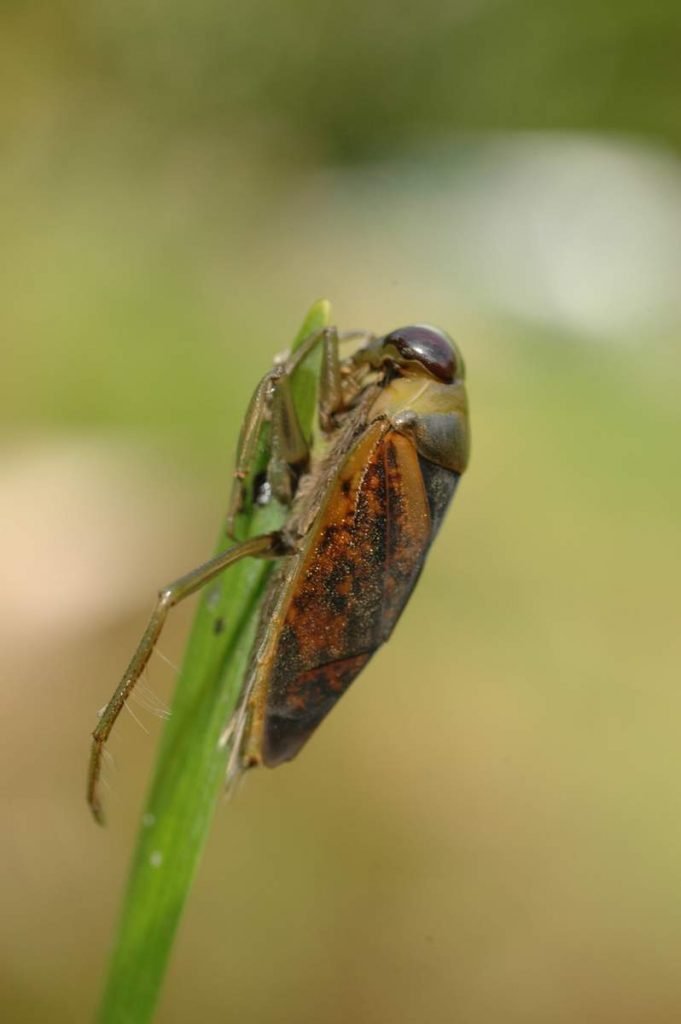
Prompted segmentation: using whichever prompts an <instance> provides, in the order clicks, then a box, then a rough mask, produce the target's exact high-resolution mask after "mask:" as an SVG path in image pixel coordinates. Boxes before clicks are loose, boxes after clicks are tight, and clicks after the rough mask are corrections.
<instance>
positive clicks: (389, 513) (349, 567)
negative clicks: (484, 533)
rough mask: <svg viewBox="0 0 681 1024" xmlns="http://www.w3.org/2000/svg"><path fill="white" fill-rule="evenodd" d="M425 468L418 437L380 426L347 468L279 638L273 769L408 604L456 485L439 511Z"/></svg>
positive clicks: (442, 492) (267, 754)
mask: <svg viewBox="0 0 681 1024" xmlns="http://www.w3.org/2000/svg"><path fill="white" fill-rule="evenodd" d="M421 462H422V460H420V459H419V456H418V454H417V452H416V449H415V447H414V445H413V443H412V442H411V441H410V440H409V438H407V437H405V436H403V435H401V434H399V433H397V432H396V431H395V430H393V429H392V428H391V427H390V425H389V423H388V422H387V421H386V420H380V421H377V422H374V423H373V424H372V425H371V426H370V427H369V428H368V429H366V430H365V431H364V433H363V434H362V435H361V436H360V437H359V439H358V440H357V441H356V443H355V445H354V447H353V448H352V449H351V450H350V452H349V454H348V456H347V457H346V459H345V460H344V462H343V464H342V465H341V467H340V470H339V473H338V478H337V482H336V484H335V486H334V487H333V489H332V490H331V493H330V494H329V496H328V498H327V500H326V502H325V503H324V504H323V505H322V508H321V509H320V512H319V514H318V516H317V519H316V521H315V523H314V524H313V526H312V528H311V529H310V531H309V533H308V535H307V537H306V539H305V542H304V547H303V550H302V552H301V555H300V556H299V558H298V559H296V561H295V565H294V566H292V571H291V574H290V576H289V578H288V580H287V583H286V585H285V586H284V587H283V588H282V590H283V593H282V599H281V601H280V604H279V608H278V613H277V615H276V622H277V625H279V626H280V628H276V627H275V628H273V629H272V630H271V632H270V636H271V641H270V644H269V645H268V646H269V650H268V651H267V652H266V654H265V660H266V663H268V664H269V666H270V668H269V671H270V680H269V685H268V687H267V696H266V704H265V708H264V722H263V731H262V749H261V751H260V757H261V759H262V760H263V761H264V763H265V764H268V765H270V766H273V765H276V764H279V763H280V762H281V761H285V760H289V759H291V758H292V757H294V756H295V755H296V754H297V753H298V751H299V750H300V748H301V747H302V746H303V744H304V743H305V742H306V740H307V739H308V738H309V736H310V735H311V734H312V732H313V731H314V730H315V729H316V728H317V726H318V725H319V724H320V722H321V721H322V720H323V718H324V717H325V716H326V715H327V714H328V713H329V711H330V710H331V708H332V707H333V706H334V704H335V703H336V702H337V701H338V700H339V698H340V697H341V696H342V694H343V693H344V692H345V690H346V689H347V688H348V686H349V685H350V683H351V682H352V680H353V679H354V678H355V676H357V674H358V673H359V672H360V671H361V669H362V668H363V667H364V665H365V664H366V663H367V661H368V660H369V658H370V657H371V655H372V654H373V653H374V651H375V650H376V649H377V647H379V646H380V644H382V643H383V642H384V641H385V640H387V638H388V637H389V635H390V633H391V632H392V630H393V628H394V626H395V624H396V622H397V620H398V618H399V616H400V614H401V612H402V610H403V608H404V606H405V604H406V603H407V600H408V599H409V596H410V594H411V592H412V590H413V588H414V585H415V584H416V581H417V579H418V577H419V574H420V572H421V569H422V566H423V563H424V559H425V555H426V552H427V550H428V547H429V546H430V543H431V541H432V539H433V536H434V533H435V530H436V528H437V526H438V525H439V522H440V521H441V518H442V513H443V511H444V507H443V506H444V505H446V503H447V502H448V500H449V498H450V497H451V494H452V493H453V490H454V485H455V483H456V479H457V474H455V473H451V472H449V471H447V470H440V471H438V472H439V476H437V474H435V476H437V480H436V486H435V499H434V503H433V501H431V499H430V498H429V492H428V489H427V486H426V480H425V479H424V473H423V467H422V465H421ZM434 468H435V469H436V470H437V467H434ZM443 474H444V475H445V478H443Z"/></svg>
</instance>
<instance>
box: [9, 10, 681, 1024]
mask: <svg viewBox="0 0 681 1024" xmlns="http://www.w3.org/2000/svg"><path fill="white" fill-rule="evenodd" d="M680 21H681V14H680V11H679V7H678V4H677V3H675V2H673V0H652V2H648V3H645V4H642V3H636V2H633V0H605V2H603V3H600V4H594V3H585V2H583V0H577V2H575V3H572V4H569V5H568V4H562V3H560V2H558V0H515V2H509V0H462V2H451V3H446V2H443V0H422V2H421V3H419V4H418V5H412V4H398V3H386V2H383V0H374V2H372V3H369V4H364V3H360V2H358V0H346V2H345V3H344V4H338V3H330V2H327V0H323V2H319V0H317V2H315V3H312V2H309V0H291V2H289V3H287V4H280V3H276V2H275V0H251V2H250V3H248V4H245V3H241V4H234V3H226V4H225V3H217V2H214V0H195V2H194V3H192V4H188V3H183V2H180V0H167V2H166V3H165V4H163V5H161V4H156V3H151V2H146V0H143V2H142V3H134V4H133V3H128V2H125V0H119V2H118V3H113V2H111V0H91V2H89V3H79V2H78V0H58V2H55V0H51V2H50V3H47V2H40V0H38V2H36V3H33V4H28V5H27V4H20V3H16V2H9V3H6V4H3V5H2V9H1V10H0V66H1V67H2V72H1V74H2V81H3V87H2V90H1V91H0V117H1V124H2V136H1V137H2V160H1V162H0V189H1V190H2V196H3V202H2V211H3V216H2V225H3V226H2V252H3V258H2V266H1V268H0V274H1V279H0V280H1V289H2V293H1V297H0V337H1V338H2V353H3V359H2V367H3V370H2V375H1V377H0V388H1V389H2V402H1V406H0V416H1V417H2V426H3V428H4V429H3V440H2V463H1V466H0V507H1V509H2V512H1V523H2V529H1V530H0V548H1V552H0V554H1V565H2V570H1V572H2V587H1V588H0V634H1V635H0V659H1V661H2V669H1V686H0V702H1V706H2V722H3V735H2V740H1V742H0V816H1V817H0V829H1V832H2V843H1V844H0V894H1V896H0V899H1V906H2V914H1V918H2V927H1V928H0V974H1V978H0V1015H1V1016H2V1019H3V1020H4V1021H8V1022H9V1021H12V1022H21V1024H23V1022H34V1021H35V1022H38V1021H40V1022H42V1021H45V1020H50V1021H54V1022H61V1021H64V1022H70V1024H73V1022H76V1024H78V1022H81V1021H88V1020H91V1019H92V1014H93V1012H94V1007H95V1005H96V1001H97V995H98V991H99V989H100V986H101V981H102V976H103V971H104V968H105V963H106V956H107V951H108V949H109V946H110V943H111V940H112V935H113V928H114V923H115V920H116V916H117V909H118V904H119V899H120V896H121V893H122V889H123V885H124V880H125V875H126V870H127V865H128V859H129V856H130V853H131V849H132V844H133V840H134V835H135V829H136V825H137V821H138V817H139V813H140V810H141V806H142V800H143V797H144V792H145V788H146V786H147V783H148V779H149V774H150V770H151V765H152V760H153V756H154V750H155V747H156V743H157V740H158V736H159V734H160V729H161V728H162V722H161V720H160V718H159V716H158V715H157V714H154V713H153V706H154V704H162V703H163V702H165V703H167V702H169V700H170V695H171V693H172V685H173V679H174V674H175V673H174V670H173V668H172V666H171V665H169V664H167V663H166V662H165V661H164V660H163V659H162V658H160V657H157V658H155V659H154V661H153V663H152V666H151V670H150V673H149V679H148V681H147V682H148V686H149V690H148V691H145V692H144V693H142V694H141V695H140V700H139V701H138V702H137V703H133V704H132V705H131V710H132V711H133V712H134V715H135V716H136V719H138V720H139V723H138V721H136V720H135V719H134V718H133V717H132V715H130V716H124V718H123V719H122V721H121V724H120V727H119V728H118V730H117V732H116V735H115V738H114V740H113V741H112V744H111V748H112V752H113V755H114V763H113V765H112V766H111V767H110V768H109V783H110V793H109V797H108V799H109V826H108V828H107V829H105V830H98V829H97V828H96V827H95V826H94V825H93V824H92V822H91V820H90V818H89V817H88V813H87V810H86V807H85V803H84V798H83V790H84V776H85V766H86V760H87V754H88V735H89V732H90V730H91V728H92V727H93V725H94V721H95V712H96V709H97V708H99V707H100V706H101V705H102V704H104V703H105V701H106V700H107V699H108V696H109V694H110V692H111V690H112V688H113V685H114V684H115V682H116V681H117V678H118V676H119V675H120V672H121V670H122V668H123V666H124V664H125V662H126V660H127V658H128V656H129V654H130V651H131V649H132V647H133V645H134V643H136V641H137V639H138V636H139V633H140V630H141V628H142V626H143V624H144V621H145V617H146V614H147V612H148V609H149V607H150V603H151V600H152V596H153V594H154V592H155V590H156V588H157V586H158V585H159V584H160V583H162V582H165V581H167V580H168V579H171V578H173V577H175V576H176V575H178V574H179V573H181V572H183V571H184V570H186V569H187V568H189V567H191V566H192V565H194V564H196V563H197V562H198V561H200V560H202V559H203V558H204V557H206V556H207V554H209V553H210V551H211V549H212V547H213V543H214V538H215V535H216V532H217V529H218V526H219V524H220V521H221V517H222V515H223V511H224V508H225V501H226V495H227V491H228V480H229V473H230V469H231V460H232V455H233V449H234V444H235V438H236V434H237V431H238V427H239V423H240V420H241V417H242V414H243V411H244V408H245V405H246V402H247V400H248V397H249V395H250V391H251V389H252V387H253V385H254V383H255V381H256V380H257V379H258V377H259V376H260V375H261V374H262V373H263V372H264V371H265V370H266V369H267V367H268V365H269V362H270V360H271V357H272V355H273V353H275V352H277V351H279V350H281V349H282V348H284V347H285V346H286V345H287V343H288V342H289V340H290V339H291V338H292V337H293V335H294V333H295V331H296V329H297V327H298V324H299V322H300V320H301V319H302V317H303V315H304V313H305V310H306V308H307V306H308V305H309V304H310V303H311V302H312V301H313V300H315V299H316V298H318V297H320V296H327V297H328V298H330V299H331V300H332V302H333V304H334V312H335V318H336V321H337V322H338V323H339V324H340V325H341V326H343V327H360V326H361V327H367V328H371V329H373V330H376V331H382V330H388V329H390V328H392V327H395V326H397V325H399V324H402V323H405V322H411V321H414V320H429V321H432V322H435V323H440V324H442V325H443V326H445V327H447V328H448V329H449V330H450V331H451V332H452V333H453V334H454V335H455V336H456V337H457V338H458V339H459V341H460V343H461V346H462V348H463V350H464V352H465V355H466V360H467V366H468V378H469V387H470V396H471V406H472V423H473V443H474V447H473V459H472V463H471V467H470V470H469V473H468V476H467V478H466V479H465V481H464V483H463V484H462V487H461V489H460V492H459V494H458V496H457V500H456V502H455V505H454V507H453V510H452V512H451V514H450V517H449V519H448V521H447V523H446V525H445V527H444V529H443V532H442V535H441V536H440V538H439V540H438V542H437V545H436V547H435V549H434V551H433V553H432V557H431V559H430V562H429V564H428V567H427V571H426V573H425V575H424V577H423V580H422V583H421V584H420V586H419V589H418V592H417V594H416V596H415V597H414V599H413V601H412V603H411V605H410V607H409V608H408V610H407V612H406V614H405V616H404V618H403V620H402V622H401V624H400V627H399V629H398V631H397V633H396V635H395V636H394V638H393V640H392V641H391V642H390V644H389V645H387V646H386V648H385V649H384V650H383V651H382V652H381V653H380V654H379V655H378V656H377V657H376V659H375V660H374V661H373V662H372V664H371V666H370V667H369V668H368V669H367V671H366V672H365V673H364V675H363V677H362V679H361V681H360V682H358V683H357V684H356V685H355V687H354V688H353V690H352V691H351V693H350V694H349V695H348V696H347V698H346V699H345V700H344V701H343V702H342V703H341V705H340V706H339V707H338V709H337V710H336V711H335V712H334V714H333V716H331V718H330V719H329V720H328V722H327V723H326V724H325V725H324V727H323V729H322V730H321V731H320V732H319V733H318V734H317V736H316V737H315V739H314V740H313V742H311V744H310V746H309V747H308V748H307V749H306V751H305V753H304V756H301V758H300V759H299V760H298V761H296V762H295V763H294V764H292V765H290V766H287V767H285V768H282V769H281V770H280V771H278V772H271V773H270V772H261V773H259V774H256V773H254V774H253V775H252V776H251V777H249V778H248V779H247V780H246V782H245V784H244V786H243V787H242V789H241V791H240V793H239V795H238V796H237V798H236V799H235V800H233V801H232V802H231V803H230V804H229V805H226V806H225V807H223V808H222V809H221V810H220V812H219V814H218V816H217V820H216V823H215V827H214V831H213V834H212V838H211V841H210V844H209V848H208V850H207V854H206V856H205V859H204V863H203V866H202V870H201V872H200V875H199V878H198V881H197V884H196V887H195V890H194V893H193V896H192V899H191V902H190V906H189V909H188V913H187V916H186V919H185V921H184V922H183V926H182V929H181V933H180V937H179V941H178V945H177V947H176V950H175V954H174V956H173V960H172V965H171V970H170V974H169V978H168V982H167V985H166V987H165V990H164V994H163V999H162V1003H161V1006H160V1009H159V1014H158V1020H159V1021H161V1022H163V1024H179V1022H185V1021H187V1020H220V1021H232V1020H235V1021H236V1020H239V1021H243V1022H247V1024H261V1022H262V1024H265V1022H267V1024H288V1022H290V1021H297V1022H312V1021H315V1022H317V1021H324V1022H328V1024H341V1022H345V1021H347V1020H348V1019H351V1020H353V1021H356V1022H358V1024H359V1022H361V1024H384V1022H386V1024H387V1022H391V1024H415V1022H422V1021H430V1022H434V1024H445V1022H454V1021H456V1022H462V1024H495V1022H498V1021H504V1022H509V1024H515V1022H517V1024H540V1022H541V1024H545V1022H547V1021H551V1022H571V1024H573V1022H577V1021H579V1022H594V1024H609V1022H613V1024H614V1022H617V1024H639V1022H645V1024H662V1022H672V1021H678V1020H679V1019H681V969H680V967H679V964H680V962H681V742H680V739H681V686H680V685H679V683H680V680H679V665H680V660H681V659H680V655H681V640H680V638H679V577H680V570H681V552H680V550H679V512H680V505H681V473H680V470H681V457H680V454H679V448H680V444H679V442H680V434H679V430H680V428H681V405H680V403H679V388H680V386H681V350H680V348H679V326H680V324H681V289H680V287H679V270H680V269H681V162H680V160H679V148H680V146H681V118H679V97H680V89H681V62H680V61H679V43H680V34H679V28H680ZM190 616H191V609H187V610H184V611H179V612H178V613H177V614H176V616H175V619H174V622H173V626H172V628H171V629H170V630H169V631H168V634H167V636H166V637H165V638H164V640H163V643H162V651H163V654H164V655H165V656H166V657H167V658H168V659H169V660H170V661H171V662H177V661H178V660H179V658H180V657H181V651H182V644H183V640H184V638H185V636H186V630H187V626H188V622H189V619H190ZM140 725H141V727H140Z"/></svg>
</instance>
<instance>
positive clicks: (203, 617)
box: [98, 301, 329, 1024]
mask: <svg viewBox="0 0 681 1024" xmlns="http://www.w3.org/2000/svg"><path fill="white" fill-rule="evenodd" d="M328 317H329V304H328V303H327V302H323V301H322V302H319V303H317V304H316V305H315V306H313V307H312V309H311V310H310V312H309V313H308V315H307V317H306V319H305V322H304V323H303V326H302V328H301V330H300V332H299V334H298V337H297V338H296V341H295V343H294V346H293V347H294V348H295V347H296V346H297V345H298V344H300V343H301V342H302V341H303V340H304V338H306V337H307V336H308V335H309V334H311V333H312V332H313V331H315V330H318V329H319V328H320V327H323V326H325V325H326V324H327V323H328ZM320 358H321V356H320V351H319V350H318V349H317V350H315V351H314V352H313V353H311V354H310V356H309V357H308V358H307V359H305V361H304V362H303V363H302V364H301V366H300V368H299V370H298V371H297V379H296V380H295V381H294V396H295V401H296V407H297V409H298V413H299V415H300V417H301V424H302V425H303V429H305V430H306V431H310V430H311V423H312V416H313V412H314V408H315V389H316V386H317V380H318V375H319V360H320ZM268 429H269V428H268V426H267V425H265V428H264V431H263V436H262V438H261V441H260V450H259V453H258V457H257V459H256V465H255V466H254V472H255V471H257V470H258V469H259V468H261V467H262V465H263V464H264V463H266V459H267V451H268V436H267V431H268ZM284 518H285V509H284V508H282V507H281V506H279V505H277V504H276V503H272V504H270V505H268V506H266V507H264V508H259V507H257V506H253V507H250V508H247V509H245V510H244V513H243V514H242V515H241V516H240V521H239V523H238V524H237V525H238V532H239V535H240V536H254V535H256V534H259V533H263V532H266V531H268V530H273V529H277V528H278V527H279V526H281V524H282V522H283V520H284ZM227 546H229V544H228V542H227V540H226V538H225V537H224V534H223V535H222V536H221V539H220V543H219V544H218V547H217V549H216V550H217V551H220V550H224V549H225V548H226V547H227ZM271 571H272V563H268V562H265V561H260V560H258V559H247V560H245V561H243V562H240V563H237V564H236V565H235V566H234V567H233V568H231V569H229V570H228V571H227V572H226V573H225V574H223V576H222V577H221V578H220V579H218V580H217V581H215V582H214V583H212V584H209V585H208V587H207V588H206V591H205V592H204V594H203V596H202V599H201V601H200V605H199V608H198V610H197V614H196V619H195V621H194V625H193V628H192V632H191V636H190V639H189V645H188V648H187V652H186V655H185V659H184V663H183V666H182V671H181V673H180V677H179V679H178V683H177V688H176V691H175V696H174V698H173V706H172V715H171V717H170V719H169V721H168V723H167V725H166V727H165V730H164V734H163V738H162V741H161V747H160V752H159V756H158V760H157V763H156V768H155V772H154V778H153V781H152V784H151V790H150V795H149V798H148V801H147V806H146V810H145V812H144V815H143V818H142V824H141V826H140V832H139V835H138V839H137V848H136V851H135V855H134V859H133V863H132V869H131V874H130V878H129V882H128V888H127V892H126V895H125V902H124V905H123V911H122V916H121V920H120V925H119V930H118V935H117V939H116V945H115V948H114V951H113V954H112V959H111V963H110V969H109V976H108V980H107V985H106V989H105V992H104V997H103V1001H102V1004H101V1007H100V1012H99V1018H98V1019H99V1021H100V1022H102V1024H144V1022H147V1021H150V1020H151V1019H152V1017H153V1013H154V1008H155V1006H156V1003H157V1001H158V997H159V992H160V988H161V984H162V982H163V977H164V974H165V970H166V965H167V962H168V957H169V955H170V951H171V948H172V944H173V939H174V936H175V932H176V930H177V926H178V924H179V921H180V917H181V914H182V910H183V907H184V904H185V901H186V899H187V896H188V893H189V889H190V886H191V883H192V880H193V877H194V874H195V872H196V869H197V866H198V863H199V859H200V856H201V852H202V850H203V846H204V843H205V840H206V838H207V835H208V830H209V827H210V824H211V820H212V816H213V812H214V808H215V805H216V803H217V800H218V798H219V797H220V795H221V793H222V789H223V785H224V778H225V770H226V761H227V756H228V751H227V750H225V749H220V746H219V739H220V736H221V734H222V732H223V730H224V728H225V725H226V723H227V722H228V721H229V718H230V715H231V713H232V711H233V709H234V706H235V704H236V701H237V699H238V696H239V692H240V689H241V685H242V681H243V678H244V673H245V671H246V667H247V663H248V659H249V655H250V651H251V646H252V644H253V640H254V637H255V633H256V630H257V625H258V613H259V608H260V602H261V600H262V596H263V593H264V589H265V586H266V584H267V578H268V576H269V574H270V572H271ZM217 620H220V624H221V630H218V631H217V632H216V629H215V624H216V621H217Z"/></svg>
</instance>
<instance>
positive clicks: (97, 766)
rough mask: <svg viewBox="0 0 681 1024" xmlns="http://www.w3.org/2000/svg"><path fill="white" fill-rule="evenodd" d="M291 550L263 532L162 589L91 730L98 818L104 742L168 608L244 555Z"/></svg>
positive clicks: (92, 792)
mask: <svg viewBox="0 0 681 1024" xmlns="http://www.w3.org/2000/svg"><path fill="white" fill-rule="evenodd" d="M287 553H288V547H287V544H286V541H285V540H284V539H283V537H282V536H281V534H279V533H268V534H263V535H262V536H260V537H253V538H251V539H250V540H246V541H244V542H243V543H242V544H236V545H235V546H234V547H233V548H230V549H229V550H228V551H223V552H222V553H221V554H219V555H217V556H216V557H215V558H211V559H210V561H208V562H204V564H203V565H200V566H199V567H198V568H197V569H193V570H192V571H191V572H188V573H187V574H186V575H185V576H181V577H180V578H179V579H177V580H174V581H173V582H172V583H169V584H168V585H167V586H165V587H163V588H162V589H161V590H160V591H159V595H158V600H157V602H156V607H155V608H154V611H153V612H152V615H151V618H150V619H149V622H148V624H147V628H146V629H145V631H144V633H143V635H142V639H141V640H140V642H139V644H138V646H137V650H136V651H135V653H134V654H133V656H132V659H131V661H130V664H129V665H128V667H127V669H126V670H125V672H124V674H123V678H122V679H121V681H120V683H119V684H118V686H117V687H116V689H115V691H114V694H113V697H112V698H111V700H110V701H109V703H108V704H107V705H106V707H105V708H104V710H103V712H102V714H101V717H100V719H99V722H98V723H97V727H96V729H95V730H94V732H93V734H92V749H91V753H90V768H89V772H88V785H87V799H88V803H89V804H90V807H91V808H92V813H93V814H94V816H95V818H96V819H97V821H99V822H101V821H102V820H103V816H102V805H101V801H100V796H99V779H100V775H101V770H102V755H103V752H104V744H105V743H106V741H107V739H108V738H109V734H110V733H111V730H112V729H113V726H114V723H115V721H116V719H117V718H118V716H119V714H120V712H121V710H122V708H123V705H124V704H125V702H126V700H127V699H128V697H129V696H130V693H131V692H132V690H133V688H134V686H135V684H136V682H137V680H138V679H139V677H140V676H141V674H142V672H143V671H144V668H145V666H146V664H147V662H148V661H149V658H150V657H151V653H152V651H153V649H154V647H155V645H156V641H157V640H158V638H159V636H160V634H161V630H162V629H163V624H164V623H165V620H166V617H167V615H168V612H169V611H170V609H171V608H173V607H174V605H176V604H179V602H180V601H183V600H184V598H185V597H189V595H190V594H194V593H195V592H196V591H197V590H200V588H201V587H203V586H204V585H205V584H206V583H209V582H210V580H212V579H214V578H215V577H216V576H218V575H219V574H220V573H221V572H223V571H224V570H225V569H227V568H229V566H231V565H234V564H235V563H236V562H239V561H241V559H242V558H247V557H249V556H250V557H252V558H253V557H255V558H278V557H281V556H282V555H285V554H287Z"/></svg>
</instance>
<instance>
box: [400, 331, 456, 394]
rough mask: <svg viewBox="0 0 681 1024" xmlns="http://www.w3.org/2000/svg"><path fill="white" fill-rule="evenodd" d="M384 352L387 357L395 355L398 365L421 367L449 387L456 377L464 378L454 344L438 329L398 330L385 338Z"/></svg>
mask: <svg viewBox="0 0 681 1024" xmlns="http://www.w3.org/2000/svg"><path fill="white" fill-rule="evenodd" d="M383 350H384V352H385V353H386V355H387V354H391V355H392V352H395V353H396V356H397V360H396V361H397V362H398V363H401V362H415V363H420V364H421V365H422V366H423V367H424V368H425V369H426V370H427V371H428V373H431V374H432V375H433V376H434V377H437V378H438V379H439V380H441V381H444V382H445V383H446V384H451V383H452V381H453V380H454V378H455V377H457V376H463V363H462V362H461V359H460V357H458V355H457V352H456V348H455V345H454V342H453V341H452V339H451V338H450V337H449V335H448V334H446V333H445V332H444V331H441V330H440V328H439V327H430V326H429V325H428V324H413V325H412V326H410V327H398V328H397V330H396V331H391V332H390V334H386V336H385V338H384V339H383Z"/></svg>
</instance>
